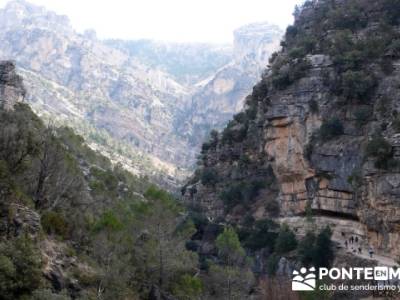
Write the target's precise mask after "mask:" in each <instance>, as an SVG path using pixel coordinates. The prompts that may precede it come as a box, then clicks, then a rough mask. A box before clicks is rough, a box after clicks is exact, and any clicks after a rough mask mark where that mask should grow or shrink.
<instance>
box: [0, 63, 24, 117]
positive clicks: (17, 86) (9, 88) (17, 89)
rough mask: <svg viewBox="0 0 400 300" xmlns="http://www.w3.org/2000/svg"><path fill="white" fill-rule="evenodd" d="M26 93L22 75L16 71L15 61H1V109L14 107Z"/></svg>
mask: <svg viewBox="0 0 400 300" xmlns="http://www.w3.org/2000/svg"><path fill="white" fill-rule="evenodd" d="M25 94H26V92H25V88H24V85H23V84H22V77H21V76H19V75H17V73H16V72H15V63H13V62H11V61H0V109H5V110H10V109H12V108H13V107H14V105H15V103H17V102H19V101H22V99H23V98H24V97H25Z"/></svg>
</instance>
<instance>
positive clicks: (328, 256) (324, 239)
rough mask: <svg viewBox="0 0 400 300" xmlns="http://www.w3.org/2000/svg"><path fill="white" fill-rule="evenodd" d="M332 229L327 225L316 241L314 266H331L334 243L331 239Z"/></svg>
mask: <svg viewBox="0 0 400 300" xmlns="http://www.w3.org/2000/svg"><path fill="white" fill-rule="evenodd" d="M331 236H332V231H331V229H330V228H329V227H328V226H327V227H325V229H323V230H322V231H321V232H320V233H319V234H318V236H317V239H316V241H315V258H314V266H315V267H317V268H320V267H329V266H330V264H331V263H332V261H333V257H334V254H333V244H332V241H331Z"/></svg>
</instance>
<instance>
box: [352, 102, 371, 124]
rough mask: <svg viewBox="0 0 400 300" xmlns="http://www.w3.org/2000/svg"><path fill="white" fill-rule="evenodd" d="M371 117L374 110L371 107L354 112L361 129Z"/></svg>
mask: <svg viewBox="0 0 400 300" xmlns="http://www.w3.org/2000/svg"><path fill="white" fill-rule="evenodd" d="M371 115H372V109H371V108H370V107H361V108H359V109H358V110H357V111H355V112H354V117H355V118H356V123H357V125H358V126H359V127H361V126H363V125H365V124H366V123H367V122H368V119H369V118H370V117H371Z"/></svg>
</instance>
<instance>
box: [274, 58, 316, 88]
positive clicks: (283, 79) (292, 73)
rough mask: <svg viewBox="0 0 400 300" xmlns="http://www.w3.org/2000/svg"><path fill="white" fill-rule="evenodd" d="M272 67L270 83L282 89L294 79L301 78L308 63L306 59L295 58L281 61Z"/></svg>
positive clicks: (308, 65) (306, 69)
mask: <svg viewBox="0 0 400 300" xmlns="http://www.w3.org/2000/svg"><path fill="white" fill-rule="evenodd" d="M281 64H282V65H281V67H279V65H280V64H277V66H275V67H273V68H272V76H271V80H272V85H273V86H274V87H275V88H276V89H278V90H283V89H285V88H287V87H288V86H290V85H291V84H293V83H294V82H295V81H297V80H299V79H300V78H303V77H304V76H305V75H306V74H307V71H308V70H309V69H310V63H309V61H308V60H307V59H305V58H303V59H295V60H292V61H290V62H286V63H285V62H283V63H281Z"/></svg>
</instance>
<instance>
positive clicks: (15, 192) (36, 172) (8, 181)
mask: <svg viewBox="0 0 400 300" xmlns="http://www.w3.org/2000/svg"><path fill="white" fill-rule="evenodd" d="M0 91H2V93H1V94H0V103H2V106H0V262H1V263H0V283H1V284H0V298H1V299H2V300H19V299H21V300H22V299H33V300H44V299H59V300H70V299H98V298H101V299H121V300H122V299H125V300H126V299H149V298H151V295H152V294H154V293H156V294H158V295H161V296H162V297H163V299H175V296H177V295H181V294H183V293H185V288H186V286H184V285H182V284H181V282H184V280H185V279H186V280H188V279H189V280H191V281H192V282H194V283H195V284H196V283H197V282H198V279H196V278H195V277H194V276H193V275H194V274H195V273H196V262H197V261H196V255H195V254H194V253H192V252H190V251H188V250H186V249H185V241H186V238H187V235H190V234H191V225H190V223H189V222H187V218H186V217H184V216H185V211H184V209H183V207H182V205H181V204H179V203H178V202H177V201H176V200H175V199H174V198H173V197H172V196H171V195H169V194H168V193H166V192H165V191H163V190H161V189H159V188H158V187H156V186H154V185H151V184H150V183H149V182H148V181H147V180H146V179H144V178H139V177H137V176H135V175H133V174H131V173H129V172H127V171H126V170H124V169H123V168H121V166H119V165H117V166H113V165H112V164H111V162H110V160H108V159H107V158H106V157H104V156H102V155H101V154H100V153H98V152H95V151H93V150H91V149H90V148H89V147H88V146H87V145H86V144H85V143H84V140H83V138H82V137H80V136H78V135H76V134H74V132H73V130H71V129H70V128H67V127H62V128H55V127H52V126H46V125H45V124H44V123H43V121H42V120H41V119H40V118H39V117H38V116H37V115H35V114H34V113H33V112H32V110H31V109H30V107H29V106H28V105H27V104H25V103H21V102H20V100H21V99H22V98H23V96H24V93H25V89H24V86H23V84H22V80H21V77H20V76H19V75H17V74H16V71H15V65H14V64H13V63H11V62H3V61H0ZM160 227H161V228H162V230H161V231H160ZM172 249H173V251H172ZM166 257H167V258H166ZM160 258H161V260H160ZM163 261H167V263H163ZM164 272H165V273H164ZM162 283H163V284H162ZM192 292H193V293H198V290H194V291H192ZM172 296H174V297H172ZM176 299H177V298H176Z"/></svg>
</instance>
